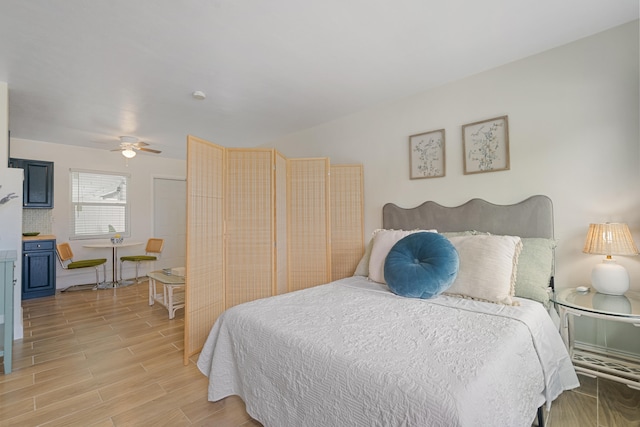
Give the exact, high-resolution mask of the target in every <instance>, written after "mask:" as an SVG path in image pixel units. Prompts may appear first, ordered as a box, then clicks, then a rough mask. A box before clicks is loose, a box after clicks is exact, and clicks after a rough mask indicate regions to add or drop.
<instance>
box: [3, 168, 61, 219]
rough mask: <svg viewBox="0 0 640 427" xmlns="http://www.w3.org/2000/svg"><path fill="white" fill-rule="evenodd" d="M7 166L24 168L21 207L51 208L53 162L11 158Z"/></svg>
mask: <svg viewBox="0 0 640 427" xmlns="http://www.w3.org/2000/svg"><path fill="white" fill-rule="evenodd" d="M9 166H10V167H12V168H20V169H22V170H24V182H23V184H22V187H23V188H22V196H23V203H22V207H24V208H30V209H34V208H35V209H38V208H46V209H51V208H53V162H45V161H43V160H28V159H15V158H11V159H9Z"/></svg>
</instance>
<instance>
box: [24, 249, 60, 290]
mask: <svg viewBox="0 0 640 427" xmlns="http://www.w3.org/2000/svg"><path fill="white" fill-rule="evenodd" d="M55 293H56V241H55V240H28V241H23V242H22V299H23V300H27V299H32V298H41V297H47V296H51V295H55Z"/></svg>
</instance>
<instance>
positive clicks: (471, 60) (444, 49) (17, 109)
mask: <svg viewBox="0 0 640 427" xmlns="http://www.w3.org/2000/svg"><path fill="white" fill-rule="evenodd" d="M638 10H639V7H638V0H614V1H611V0H482V1H478V0H316V1H312V0H181V1H176V0H90V1H87V0H1V2H0V81H5V82H7V83H8V85H9V127H10V131H11V137H12V138H14V137H15V138H23V139H32V140H39V141H47V142H54V143H62V144H70V145H82V146H88V147H94V148H104V149H105V150H108V149H111V148H116V147H117V145H118V136H119V135H132V136H136V137H138V138H140V139H141V140H143V141H146V142H149V143H150V144H151V148H156V149H159V150H162V151H163V154H161V155H163V156H168V157H174V158H185V145H186V144H185V140H186V135H187V134H192V135H196V136H199V137H202V138H205V139H208V140H210V141H213V142H216V143H218V144H221V145H225V146H232V147H249V146H256V145H259V144H263V143H266V142H269V141H271V140H274V139H276V138H278V137H280V136H283V135H286V134H289V133H291V132H294V131H296V130H300V129H305V128H309V127H312V126H315V125H318V124H321V123H324V122H327V121H329V120H332V119H335V118H338V117H340V116H344V115H347V114H350V113H353V112H356V111H358V110H361V109H364V108H367V107H369V106H372V105H374V104H379V103H382V102H385V101H389V100H392V99H398V98H402V97H406V96H409V95H412V94H415V93H418V92H421V91H425V90H428V89H430V88H433V87H435V86H439V85H442V84H444V83H446V82H449V81H453V80H457V79H460V78H463V77H466V76H469V75H472V74H476V73H478V72H481V71H483V70H487V69H490V68H493V67H496V66H499V65H502V64H505V63H508V62H511V61H514V60H517V59H519V58H523V57H526V56H530V55H532V54H535V53H538V52H541V51H544V50H547V49H550V48H553V47H555V46H559V45H562V44H566V43H568V42H571V41H574V40H577V39H579V38H582V37H585V36H588V35H591V34H595V33H597V32H600V31H603V30H606V29H608V28H611V27H614V26H617V25H620V24H623V23H625V22H629V21H632V20H635V19H638ZM196 90H200V91H203V92H205V93H206V94H207V98H206V99H205V100H203V101H198V100H195V99H194V98H193V97H192V96H191V94H192V92H193V91H196ZM110 155H119V153H111V154H110ZM144 155H153V154H144Z"/></svg>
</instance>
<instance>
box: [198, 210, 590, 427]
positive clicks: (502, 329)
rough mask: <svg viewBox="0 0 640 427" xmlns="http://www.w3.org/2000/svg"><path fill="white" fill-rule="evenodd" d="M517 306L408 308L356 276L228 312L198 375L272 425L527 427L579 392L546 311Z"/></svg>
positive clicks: (418, 303)
mask: <svg viewBox="0 0 640 427" xmlns="http://www.w3.org/2000/svg"><path fill="white" fill-rule="evenodd" d="M467 214H468V212H465V215H467ZM474 215H475V214H474ZM447 217H450V215H447ZM449 219H450V218H449ZM525 222H526V221H525ZM429 225H430V226H432V225H435V224H429ZM440 225H442V224H440ZM525 228H527V229H529V228H530V227H529V226H527V227H525ZM545 233H546V232H545ZM523 234H526V232H524V233H523ZM514 298H515V300H516V301H517V303H519V304H520V305H519V306H510V305H502V304H495V303H490V302H483V301H475V300H470V299H463V298H457V297H453V296H447V295H439V296H437V297H435V298H432V299H416V298H405V297H401V296H398V295H395V294H393V293H392V292H390V291H389V288H388V287H387V286H386V285H383V284H379V283H375V282H372V281H370V280H368V279H367V278H366V277H362V276H354V277H350V278H346V279H342V280H339V281H337V282H333V283H330V284H326V285H321V286H317V287H314V288H311V289H306V290H302V291H298V292H292V293H288V294H284V295H280V296H277V297H271V298H266V299H261V300H257V301H253V302H249V303H246V304H242V305H239V306H236V307H233V308H231V309H229V310H227V311H226V312H225V313H223V314H222V316H221V317H220V318H219V319H218V321H217V322H216V323H215V325H214V326H213V328H212V330H211V333H210V335H209V337H208V339H207V342H206V343H205V345H204V348H203V350H202V352H201V354H200V357H199V359H198V368H199V369H200V370H201V371H202V372H203V373H204V374H205V375H207V376H208V377H209V387H208V398H209V400H211V401H217V400H220V399H223V398H225V397H227V396H230V395H238V396H240V397H241V398H242V399H243V400H244V402H245V403H246V408H247V412H248V413H249V414H250V415H251V416H252V417H253V418H255V419H256V420H258V421H260V422H261V423H263V424H264V425H265V426H275V427H285V426H332V427H335V426H447V427H450V426H489V425H491V426H509V427H515V426H527V427H528V426H531V424H532V421H533V420H534V418H535V416H536V410H537V409H538V408H539V407H540V406H541V405H543V404H544V403H545V402H546V403H547V405H548V406H549V405H550V404H551V402H552V401H553V400H554V399H555V398H556V397H557V396H558V395H559V394H560V393H562V392H563V391H564V390H568V389H571V388H574V387H577V386H578V385H579V384H578V380H577V377H576V375H575V371H574V369H573V367H572V365H571V362H570V359H569V356H568V354H567V351H566V349H565V347H564V345H563V343H562V340H561V338H560V335H559V334H558V331H557V328H556V326H555V325H554V323H553V322H552V320H551V317H550V316H549V315H548V313H547V310H546V309H545V307H544V306H543V305H542V304H541V303H539V302H536V301H531V300H527V299H523V298H517V297H514Z"/></svg>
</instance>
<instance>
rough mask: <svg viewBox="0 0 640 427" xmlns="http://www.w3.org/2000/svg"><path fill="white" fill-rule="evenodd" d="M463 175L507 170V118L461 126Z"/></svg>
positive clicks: (502, 117)
mask: <svg viewBox="0 0 640 427" xmlns="http://www.w3.org/2000/svg"><path fill="white" fill-rule="evenodd" d="M462 144H463V147H464V150H463V152H464V174H465V175H468V174H472V173H482V172H495V171H503V170H509V123H508V118H507V116H501V117H496V118H494V119H489V120H483V121H480V122H475V123H469V124H467V125H463V126H462Z"/></svg>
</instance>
